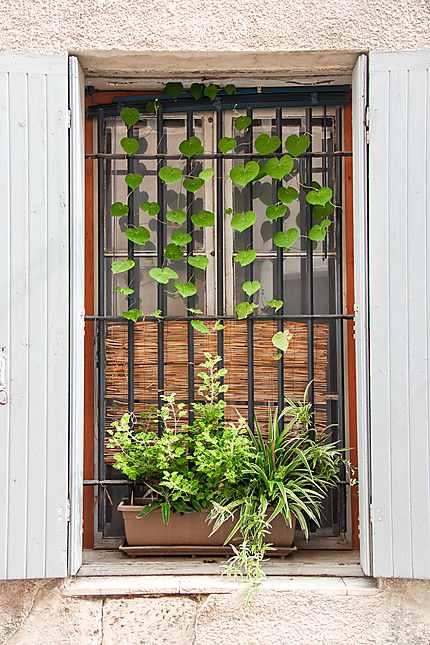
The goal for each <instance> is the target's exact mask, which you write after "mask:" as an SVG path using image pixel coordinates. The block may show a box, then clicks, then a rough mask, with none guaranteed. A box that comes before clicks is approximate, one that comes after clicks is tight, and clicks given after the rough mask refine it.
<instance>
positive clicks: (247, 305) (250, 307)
mask: <svg viewBox="0 0 430 645" xmlns="http://www.w3.org/2000/svg"><path fill="white" fill-rule="evenodd" d="M256 308H257V305H256V304H255V302H239V303H238V304H237V305H236V316H237V317H238V319H239V320H243V319H244V318H248V316H250V315H251V314H252V312H253V311H254V309H256Z"/></svg>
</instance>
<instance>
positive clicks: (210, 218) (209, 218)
mask: <svg viewBox="0 0 430 645" xmlns="http://www.w3.org/2000/svg"><path fill="white" fill-rule="evenodd" d="M191 221H192V223H193V224H194V226H215V215H214V214H213V213H212V212H211V211H200V213H194V214H193V215H191Z"/></svg>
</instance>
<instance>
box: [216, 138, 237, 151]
mask: <svg viewBox="0 0 430 645" xmlns="http://www.w3.org/2000/svg"><path fill="white" fill-rule="evenodd" d="M235 147H236V139H233V137H222V139H220V140H219V141H218V150H219V151H220V152H221V153H222V154H223V155H226V154H227V152H230V150H234V149H235Z"/></svg>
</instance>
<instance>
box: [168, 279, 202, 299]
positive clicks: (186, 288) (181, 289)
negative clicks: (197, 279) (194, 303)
mask: <svg viewBox="0 0 430 645" xmlns="http://www.w3.org/2000/svg"><path fill="white" fill-rule="evenodd" d="M173 286H174V287H175V288H176V290H177V292H178V293H179V295H180V296H182V298H191V296H194V295H195V294H196V293H197V287H196V285H195V284H193V283H192V282H175V283H174V285H173Z"/></svg>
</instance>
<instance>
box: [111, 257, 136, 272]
mask: <svg viewBox="0 0 430 645" xmlns="http://www.w3.org/2000/svg"><path fill="white" fill-rule="evenodd" d="M135 266H136V262H135V261H134V260H114V262H112V273H125V271H130V269H132V268H133V267H135Z"/></svg>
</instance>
